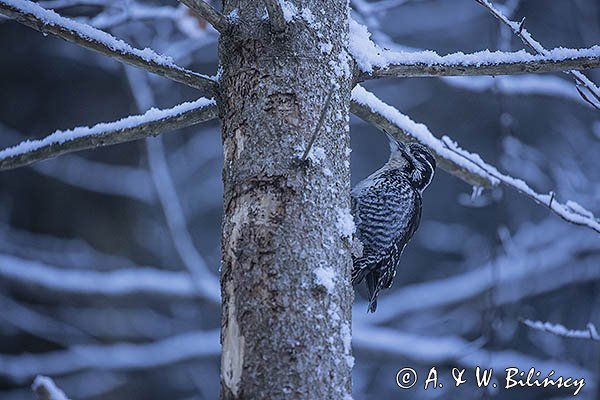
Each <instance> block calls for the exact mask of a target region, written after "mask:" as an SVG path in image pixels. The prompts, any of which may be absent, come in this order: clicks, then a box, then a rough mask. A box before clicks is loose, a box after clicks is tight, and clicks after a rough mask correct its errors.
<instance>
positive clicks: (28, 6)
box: [0, 0, 216, 94]
mask: <svg viewBox="0 0 600 400" xmlns="http://www.w3.org/2000/svg"><path fill="white" fill-rule="evenodd" d="M0 13H1V14H4V15H6V16H8V17H10V18H12V19H14V20H16V21H18V22H20V23H22V24H24V25H27V26H29V27H30V28H33V29H35V30H38V31H40V32H42V33H44V34H46V33H51V34H53V35H56V36H58V37H60V38H62V39H65V40H68V41H70V42H73V43H76V44H78V45H80V46H82V47H85V48H87V49H90V50H94V51H97V52H99V53H102V54H104V55H107V56H109V57H112V58H114V59H116V60H118V61H120V62H122V63H125V64H129V65H133V66H135V67H138V68H142V69H144V70H146V71H149V72H152V73H155V74H158V75H161V76H164V77H166V78H169V79H171V80H174V81H176V82H180V83H183V84H185V85H188V86H191V87H194V88H196V89H200V90H202V91H204V92H206V93H209V94H212V93H213V92H214V90H215V87H216V82H215V81H214V80H213V79H212V78H210V77H208V76H206V75H202V74H199V73H196V72H193V71H190V70H187V69H185V68H181V67H179V66H177V65H176V64H175V63H174V62H173V60H172V59H171V58H169V57H165V56H162V55H160V54H157V53H155V52H154V51H153V50H151V49H144V50H140V49H136V48H133V47H131V46H130V45H129V44H127V43H125V42H124V41H122V40H119V39H117V38H115V37H113V36H111V35H109V34H108V33H106V32H104V31H101V30H99V29H96V28H93V27H91V26H89V25H86V24H82V23H80V22H77V21H73V20H72V19H69V18H65V17H62V16H60V15H58V14H57V13H55V12H54V11H52V10H47V9H45V8H43V7H40V6H39V5H37V4H35V3H33V2H31V1H28V0H0Z"/></svg>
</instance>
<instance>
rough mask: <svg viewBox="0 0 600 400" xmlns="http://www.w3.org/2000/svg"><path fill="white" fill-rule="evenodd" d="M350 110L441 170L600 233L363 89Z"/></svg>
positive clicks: (595, 224) (578, 214) (586, 214)
mask: <svg viewBox="0 0 600 400" xmlns="http://www.w3.org/2000/svg"><path fill="white" fill-rule="evenodd" d="M350 110H351V111H352V112H353V113H354V114H356V115H357V116H359V117H361V118H363V119H364V120H366V121H368V122H371V123H372V124H373V125H375V126H376V127H377V128H379V129H382V130H384V131H386V132H388V133H390V134H392V135H394V136H396V137H397V139H399V140H402V141H408V142H411V141H419V142H421V143H423V144H424V145H426V146H428V147H429V148H430V149H431V151H432V152H433V154H434V156H435V157H436V160H437V161H438V163H439V165H440V167H441V168H442V169H444V170H445V171H447V172H448V173H450V174H452V175H455V176H457V177H459V178H461V179H462V180H464V181H465V182H467V183H469V184H471V185H474V186H482V187H483V186H495V185H497V184H499V183H503V184H504V185H506V186H508V187H511V188H513V189H515V190H517V191H518V192H520V193H522V194H524V195H525V196H527V197H529V198H530V199H532V200H534V201H535V202H536V203H539V204H542V205H544V206H546V207H548V208H549V209H550V210H552V212H554V213H555V214H556V215H558V216H560V217H561V218H562V219H564V220H565V221H568V222H570V223H573V224H576V225H581V226H585V227H588V228H590V229H593V230H595V231H596V232H600V221H598V219H596V217H594V215H593V214H592V213H591V212H590V211H588V210H586V209H585V208H583V207H582V206H580V205H579V204H577V203H575V202H574V201H570V200H569V201H567V202H566V204H562V203H560V202H558V201H557V200H556V198H555V194H554V193H549V194H539V193H537V192H535V191H534V190H533V189H532V188H531V187H529V185H527V183H526V182H524V181H522V180H520V179H516V178H513V177H511V176H508V175H505V174H502V173H500V172H499V171H498V170H497V169H496V168H495V167H493V166H491V165H489V164H487V163H485V162H484V161H483V160H482V159H481V157H480V156H479V155H477V154H474V153H469V152H467V151H465V150H463V149H462V148H460V146H458V144H457V143H455V142H454V141H453V140H452V139H450V138H448V137H447V136H444V137H442V139H441V140H440V139H438V138H437V137H435V136H434V135H433V134H432V133H431V132H430V131H429V129H428V128H427V127H426V126H425V125H423V124H418V123H416V122H414V121H412V120H411V119H410V118H409V117H407V116H406V115H404V114H402V113H401V112H400V111H398V110H397V109H395V108H394V107H392V106H389V105H387V104H385V103H384V102H382V101H381V100H379V99H378V98H377V97H376V96H375V95H373V94H372V93H370V92H368V91H366V90H365V89H364V88H362V87H361V86H360V85H357V86H356V87H355V88H354V90H353V91H352V103H351V106H350Z"/></svg>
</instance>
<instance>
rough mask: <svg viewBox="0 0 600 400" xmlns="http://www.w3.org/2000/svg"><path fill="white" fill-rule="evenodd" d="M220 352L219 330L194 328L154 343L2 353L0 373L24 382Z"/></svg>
mask: <svg viewBox="0 0 600 400" xmlns="http://www.w3.org/2000/svg"><path fill="white" fill-rule="evenodd" d="M219 353H220V346H219V332H218V330H210V331H195V332H189V333H183V334H180V335H176V336H172V337H169V338H167V339H163V340H159V341H156V342H152V343H139V344H138V343H116V344H107V345H79V346H73V347H71V348H70V349H68V350H58V351H54V352H49V353H42V354H25V355H4V354H1V355H0V376H4V377H6V378H8V379H10V380H11V381H13V382H23V381H25V380H27V379H30V378H31V377H33V376H35V375H36V374H48V375H65V374H71V373H74V372H77V371H81V370H85V369H99V370H142V369H151V368H157V367H162V366H166V365H173V364H175V363H178V362H182V361H186V360H193V359H198V358H206V357H217V356H218V355H219Z"/></svg>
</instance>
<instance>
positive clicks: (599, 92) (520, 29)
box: [475, 0, 600, 109]
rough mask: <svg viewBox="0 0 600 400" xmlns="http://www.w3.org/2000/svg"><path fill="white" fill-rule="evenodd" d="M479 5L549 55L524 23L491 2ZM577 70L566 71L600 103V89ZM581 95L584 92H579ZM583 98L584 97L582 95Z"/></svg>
mask: <svg viewBox="0 0 600 400" xmlns="http://www.w3.org/2000/svg"><path fill="white" fill-rule="evenodd" d="M475 1H476V2H477V3H479V4H480V5H482V6H483V7H485V8H487V9H488V10H489V11H490V12H491V13H492V15H493V16H494V17H496V18H497V19H498V20H499V21H501V22H502V23H503V24H505V25H506V26H508V27H509V28H510V29H511V30H512V31H513V33H514V34H515V35H517V37H518V38H519V39H521V41H522V42H523V43H524V44H525V45H526V46H527V47H529V48H530V49H532V50H533V51H534V52H535V53H537V54H540V55H546V54H548V50H546V49H545V48H544V47H543V46H542V45H541V44H540V43H539V42H538V41H536V40H535V39H534V38H533V36H531V34H530V33H529V32H528V31H527V29H525V27H524V26H523V25H524V24H523V22H524V19H523V21H522V22H521V23H520V24H519V23H518V22H514V21H511V20H509V19H508V18H507V17H506V16H505V15H504V14H502V12H501V11H500V10H498V9H497V8H496V7H495V6H494V4H493V3H492V2H491V1H489V0H475ZM575 69H577V68H571V69H570V70H568V71H564V72H565V73H566V74H569V75H571V76H573V78H574V79H575V81H576V82H577V84H578V85H580V86H583V87H584V88H585V89H587V91H588V92H589V93H590V94H591V95H592V96H593V97H594V98H595V99H596V101H600V89H599V88H598V87H597V86H596V84H595V83H594V82H592V81H591V80H589V79H588V78H587V77H586V76H585V75H583V74H582V73H581V72H579V71H575ZM578 91H579V92H580V93H582V91H580V90H578ZM582 96H583V95H582ZM583 98H584V99H585V100H586V101H587V102H589V103H590V104H592V105H593V106H594V107H595V108H596V109H599V108H600V106H598V105H597V104H596V103H594V102H592V101H591V100H590V99H589V98H588V97H587V96H583Z"/></svg>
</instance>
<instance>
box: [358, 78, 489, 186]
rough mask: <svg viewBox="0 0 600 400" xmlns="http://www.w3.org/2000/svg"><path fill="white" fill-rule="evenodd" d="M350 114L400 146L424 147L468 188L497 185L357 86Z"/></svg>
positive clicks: (418, 127)
mask: <svg viewBox="0 0 600 400" xmlns="http://www.w3.org/2000/svg"><path fill="white" fill-rule="evenodd" d="M350 111H351V112H352V113H353V114H355V115H357V116H358V117H360V118H362V119H364V120H365V121H367V122H370V123H371V124H373V125H374V126H375V127H377V128H378V129H380V130H383V131H385V132H388V133H389V134H391V135H393V136H395V137H396V138H397V139H399V140H401V141H403V142H414V141H419V142H421V143H423V144H424V145H426V146H428V147H429V148H430V149H431V151H432V152H433V154H434V156H435V158H436V161H437V163H438V166H439V167H440V168H442V169H443V170H444V171H446V172H448V173H449V174H452V175H454V176H456V177H458V178H460V179H462V180H463V181H465V182H467V183H468V184H470V185H473V186H479V187H491V186H496V185H497V184H498V183H499V181H498V180H497V179H495V178H493V177H490V176H489V175H488V174H487V173H486V172H485V171H484V170H483V169H481V168H480V167H479V166H477V165H475V164H474V163H470V162H468V161H465V160H463V159H461V158H459V157H457V156H456V155H455V154H452V152H451V151H449V150H448V149H446V148H445V146H444V145H443V143H442V142H441V141H440V140H439V139H438V138H436V137H435V136H434V135H433V134H432V133H431V132H430V131H429V129H428V128H427V127H426V126H425V125H423V124H419V123H416V122H414V121H412V120H411V119H410V118H409V117H407V116H406V115H404V114H402V113H400V111H398V110H397V109H395V108H394V107H392V106H390V105H387V104H385V103H384V102H382V101H381V100H379V99H378V98H377V97H376V96H375V95H374V94H372V93H370V92H368V91H367V90H365V89H364V88H363V87H362V86H360V85H357V86H356V87H355V88H354V90H352V102H351V103H350Z"/></svg>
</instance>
